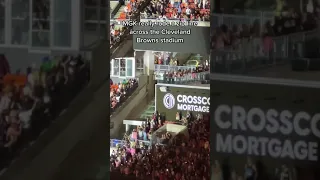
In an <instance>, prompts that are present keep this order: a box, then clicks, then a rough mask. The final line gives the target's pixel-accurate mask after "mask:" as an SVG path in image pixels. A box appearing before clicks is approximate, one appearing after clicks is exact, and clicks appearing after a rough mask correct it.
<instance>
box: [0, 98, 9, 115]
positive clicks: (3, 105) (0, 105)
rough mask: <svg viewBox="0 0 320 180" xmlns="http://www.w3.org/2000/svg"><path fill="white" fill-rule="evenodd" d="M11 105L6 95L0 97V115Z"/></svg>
mask: <svg viewBox="0 0 320 180" xmlns="http://www.w3.org/2000/svg"><path fill="white" fill-rule="evenodd" d="M10 103H11V99H10V98H9V96H8V95H4V96H2V98H1V100H0V113H2V112H3V110H5V109H8V108H9V106H10Z"/></svg>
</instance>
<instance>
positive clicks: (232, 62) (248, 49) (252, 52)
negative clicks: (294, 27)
mask: <svg viewBox="0 0 320 180" xmlns="http://www.w3.org/2000/svg"><path fill="white" fill-rule="evenodd" d="M318 37H319V34H318V32H317V30H315V31H308V32H300V33H294V34H290V35H287V36H278V37H270V38H271V39H269V40H266V39H263V38H253V39H242V40H241V42H240V44H239V45H238V46H237V48H236V49H235V48H223V49H221V50H219V49H215V50H212V51H211V65H212V67H211V69H212V70H213V71H214V72H219V73H239V72H240V73H241V72H246V71H248V70H250V69H254V68H259V67H263V66H269V65H275V64H284V63H288V62H289V61H290V59H292V58H299V57H301V58H303V57H305V54H304V52H303V50H302V48H301V47H302V46H303V45H304V43H305V42H306V41H308V40H311V39H314V38H318ZM267 41H269V42H267ZM268 43H269V44H268Z"/></svg>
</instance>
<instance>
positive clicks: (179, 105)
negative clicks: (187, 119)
mask: <svg viewBox="0 0 320 180" xmlns="http://www.w3.org/2000/svg"><path fill="white" fill-rule="evenodd" d="M163 105H164V107H165V108H167V109H173V108H175V107H176V109H177V110H180V111H191V112H206V113H208V112H209V107H210V97H203V96H191V95H184V94H178V95H177V96H176V97H175V96H174V95H172V94H171V93H167V94H165V95H164V96H163Z"/></svg>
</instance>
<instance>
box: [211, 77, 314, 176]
mask: <svg viewBox="0 0 320 180" xmlns="http://www.w3.org/2000/svg"><path fill="white" fill-rule="evenodd" d="M210 85H212V86H215V87H216V88H215V89H214V91H215V92H212V99H213V101H212V102H213V103H212V104H211V108H210V109H211V112H212V114H213V115H212V116H211V118H212V119H211V129H212V131H211V143H212V146H211V148H212V160H214V161H215V163H216V164H218V165H216V166H214V167H213V168H214V171H217V170H216V169H215V168H217V167H218V166H220V165H222V164H223V163H227V164H223V165H225V166H229V167H230V168H232V171H234V172H230V174H229V175H228V176H231V174H238V175H239V176H242V178H243V179H251V178H253V177H255V178H253V179H261V178H262V179H263V177H267V178H266V179H279V178H278V177H280V176H290V178H289V179H291V180H294V179H296V180H304V179H310V180H313V179H319V178H316V177H318V175H320V174H319V173H318V172H319V170H318V169H317V168H318V167H319V166H318V162H319V139H320V108H319V107H318V105H317V103H316V101H317V100H313V99H310V98H309V99H308V97H306V96H307V94H308V91H309V90H308V89H307V88H300V87H299V88H296V87H290V86H287V87H285V86H280V85H277V86H276V85H258V84H257V85H256V84H244V83H243V84H241V83H234V82H233V83H230V84H228V83H222V82H221V81H211V82H210ZM218 85H219V86H218ZM236 86H239V87H238V88H237V87H236ZM267 86H268V87H267ZM235 88H237V91H232V89H235ZM286 90H287V91H286ZM250 91H251V92H250ZM287 92H290V93H287ZM311 92H314V91H313V90H312V89H311V90H310V92H309V93H311ZM303 97H306V98H305V99H303ZM297 99H299V101H297ZM262 167H263V169H261V168H262ZM314 167H317V168H314ZM249 171H250V172H249ZM246 173H247V174H246ZM213 176H217V174H213ZM227 179H229V178H227ZM280 179H281V178H280Z"/></svg>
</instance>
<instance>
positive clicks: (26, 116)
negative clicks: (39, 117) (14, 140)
mask: <svg viewBox="0 0 320 180" xmlns="http://www.w3.org/2000/svg"><path fill="white" fill-rule="evenodd" d="M32 111H33V109H30V110H28V111H22V112H20V113H19V119H20V122H21V125H22V128H23V129H28V128H30V126H31V121H30V120H31V115H32Z"/></svg>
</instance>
